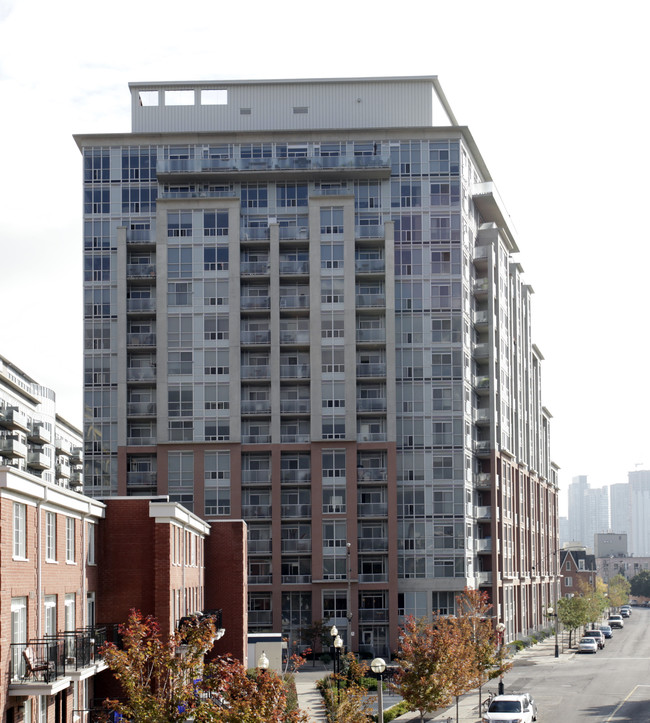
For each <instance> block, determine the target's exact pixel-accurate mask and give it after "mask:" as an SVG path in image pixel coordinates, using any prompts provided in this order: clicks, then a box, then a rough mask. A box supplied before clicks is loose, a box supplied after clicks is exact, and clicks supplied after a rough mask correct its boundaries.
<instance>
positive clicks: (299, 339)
mask: <svg viewBox="0 0 650 723" xmlns="http://www.w3.org/2000/svg"><path fill="white" fill-rule="evenodd" d="M280 344H309V331H308V330H307V329H304V330H298V331H282V329H281V330H280Z"/></svg>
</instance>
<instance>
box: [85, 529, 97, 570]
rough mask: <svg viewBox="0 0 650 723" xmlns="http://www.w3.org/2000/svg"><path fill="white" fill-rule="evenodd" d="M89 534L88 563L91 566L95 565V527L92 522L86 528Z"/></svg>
mask: <svg viewBox="0 0 650 723" xmlns="http://www.w3.org/2000/svg"><path fill="white" fill-rule="evenodd" d="M86 531H87V533H88V555H87V562H88V564H89V565H94V564H95V525H93V524H91V523H90V522H89V523H88V524H87V526H86Z"/></svg>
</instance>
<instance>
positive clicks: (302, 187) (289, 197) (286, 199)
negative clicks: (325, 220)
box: [276, 183, 307, 208]
mask: <svg viewBox="0 0 650 723" xmlns="http://www.w3.org/2000/svg"><path fill="white" fill-rule="evenodd" d="M276 192H277V203H278V207H279V208H292V207H296V206H306V205H307V184H306V183H278V184H277V186H276Z"/></svg>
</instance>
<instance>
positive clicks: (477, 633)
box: [456, 587, 512, 704]
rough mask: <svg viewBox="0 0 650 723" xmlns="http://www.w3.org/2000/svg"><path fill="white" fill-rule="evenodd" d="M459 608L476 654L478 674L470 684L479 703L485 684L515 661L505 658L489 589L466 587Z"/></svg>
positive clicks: (473, 652) (458, 610) (460, 597)
mask: <svg viewBox="0 0 650 723" xmlns="http://www.w3.org/2000/svg"><path fill="white" fill-rule="evenodd" d="M456 610H457V613H458V619H459V620H460V621H462V623H463V625H465V626H466V627H469V634H470V646H469V647H470V650H471V651H472V655H473V657H474V663H473V669H474V673H475V678H474V680H473V681H471V684H472V686H478V688H479V704H480V695H481V687H482V686H483V684H484V683H486V682H487V681H488V680H491V679H492V678H496V677H497V676H500V675H503V674H504V673H505V672H507V671H508V670H510V668H511V667H512V663H510V662H508V661H507V659H506V649H505V647H504V646H503V641H502V640H501V638H500V636H499V634H498V633H497V631H496V629H495V626H494V623H493V618H492V617H491V615H490V612H491V610H492V604H491V603H490V602H489V598H488V594H487V592H485V591H480V590H472V589H471V588H467V587H466V588H465V590H463V592H462V594H461V595H459V596H458V597H457V598H456Z"/></svg>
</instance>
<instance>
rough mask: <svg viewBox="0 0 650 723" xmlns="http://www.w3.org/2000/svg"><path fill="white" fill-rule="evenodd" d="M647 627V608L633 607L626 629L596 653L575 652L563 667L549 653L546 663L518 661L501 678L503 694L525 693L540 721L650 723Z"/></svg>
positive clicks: (565, 653)
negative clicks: (531, 696)
mask: <svg viewBox="0 0 650 723" xmlns="http://www.w3.org/2000/svg"><path fill="white" fill-rule="evenodd" d="M649 625H650V610H648V609H646V608H633V612H632V615H631V617H630V618H628V619H626V620H625V628H624V629H623V630H615V631H614V636H613V638H611V639H610V640H607V643H606V645H605V648H604V650H600V651H598V653H596V654H595V655H593V654H591V655H589V654H576V655H574V656H573V657H572V658H571V660H569V661H567V662H566V664H563V665H554V664H553V662H554V658H553V654H552V651H551V655H550V659H549V661H548V662H546V661H540V662H533V661H531V660H520V661H516V662H515V666H514V667H513V668H512V670H510V671H509V672H508V673H507V674H506V676H505V678H504V682H505V690H506V693H509V692H512V693H516V692H519V691H529V692H530V693H531V694H532V695H533V697H534V698H535V700H536V701H537V705H538V708H539V720H540V721H543V722H544V723H546V721H558V722H560V723H578V722H579V721H580V722H581V721H592V722H593V721H599V722H602V723H622V722H623V721H625V722H626V723H648V721H650V636H649V635H648V626H649ZM574 645H575V643H574ZM565 655H567V652H564V653H563V656H562V657H564V656H565Z"/></svg>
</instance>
